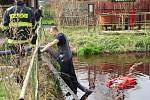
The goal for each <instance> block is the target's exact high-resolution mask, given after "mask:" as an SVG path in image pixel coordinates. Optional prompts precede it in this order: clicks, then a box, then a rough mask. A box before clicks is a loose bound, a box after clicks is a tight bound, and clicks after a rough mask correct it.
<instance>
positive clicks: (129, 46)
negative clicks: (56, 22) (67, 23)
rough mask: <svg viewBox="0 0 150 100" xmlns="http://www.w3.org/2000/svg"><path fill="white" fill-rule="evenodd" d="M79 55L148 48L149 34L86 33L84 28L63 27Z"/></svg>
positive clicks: (145, 49) (149, 47)
mask: <svg viewBox="0 0 150 100" xmlns="http://www.w3.org/2000/svg"><path fill="white" fill-rule="evenodd" d="M63 31H64V33H66V35H67V36H68V38H69V40H70V41H71V45H72V47H73V51H74V52H75V53H77V54H78V55H80V56H83V55H94V54H99V53H105V52H106V53H121V52H134V51H140V52H141V51H149V50H150V35H140V34H138V35H137V34H132V33H127V34H122V35H120V34H119V35H117V34H114V35H113V34H109V35H108V34H100V33H94V32H93V33H88V32H87V30H85V29H84V28H81V29H80V28H73V29H70V28H66V29H63Z"/></svg>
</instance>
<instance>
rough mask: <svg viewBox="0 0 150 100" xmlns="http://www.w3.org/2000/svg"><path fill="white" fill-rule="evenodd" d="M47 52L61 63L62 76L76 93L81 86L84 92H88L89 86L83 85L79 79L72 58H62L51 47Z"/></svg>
mask: <svg viewBox="0 0 150 100" xmlns="http://www.w3.org/2000/svg"><path fill="white" fill-rule="evenodd" d="M46 52H47V53H49V54H50V56H51V57H52V58H53V59H55V60H57V62H58V63H59V65H60V73H61V74H60V76H61V78H62V79H63V80H64V81H65V82H66V84H67V85H68V86H69V87H70V89H71V90H72V91H73V92H74V93H75V94H76V93H77V88H79V89H80V90H82V91H83V92H87V88H85V87H84V86H82V85H81V84H80V83H79V82H78V80H77V76H76V74H75V70H74V65H73V61H72V58H70V59H60V58H59V54H58V53H56V52H54V51H52V50H51V49H48V50H47V51H46Z"/></svg>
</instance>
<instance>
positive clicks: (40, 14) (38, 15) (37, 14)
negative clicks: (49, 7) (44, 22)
mask: <svg viewBox="0 0 150 100" xmlns="http://www.w3.org/2000/svg"><path fill="white" fill-rule="evenodd" d="M42 8H43V7H42V6H40V7H39V8H38V9H36V10H35V12H34V15H35V20H36V21H37V22H38V21H39V20H40V18H41V17H43V12H42Z"/></svg>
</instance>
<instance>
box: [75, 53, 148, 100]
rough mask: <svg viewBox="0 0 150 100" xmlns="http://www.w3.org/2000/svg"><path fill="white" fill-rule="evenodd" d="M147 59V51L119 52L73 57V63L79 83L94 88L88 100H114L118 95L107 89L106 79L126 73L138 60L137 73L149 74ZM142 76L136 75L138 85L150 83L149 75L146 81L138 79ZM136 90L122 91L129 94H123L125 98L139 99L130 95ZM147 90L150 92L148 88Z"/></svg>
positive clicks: (141, 88)
mask: <svg viewBox="0 0 150 100" xmlns="http://www.w3.org/2000/svg"><path fill="white" fill-rule="evenodd" d="M149 60H150V54H149V53H130V54H119V55H118V54H112V55H102V56H93V57H86V58H76V57H75V58H74V64H75V68H76V73H77V77H78V79H79V81H80V82H81V84H83V85H84V86H87V87H89V88H91V89H94V88H95V92H94V93H93V94H92V95H91V96H90V97H89V98H88V100H115V97H114V98H113V96H114V95H115V96H116V95H118V92H114V91H111V90H110V89H108V88H107V87H106V86H105V82H106V80H108V79H111V78H114V77H118V76H120V75H123V76H125V75H127V74H128V71H129V68H130V67H131V66H132V65H134V63H138V62H143V64H142V65H140V66H138V67H136V71H137V72H139V73H143V74H145V75H150V62H149ZM143 77H144V76H140V77H137V79H138V82H139V83H140V85H141V84H142V85H144V83H146V84H148V83H150V82H149V80H148V78H149V77H147V76H146V80H148V82H146V81H140V80H141V79H142V78H143ZM141 82H142V83H141ZM149 85H150V84H149ZM137 86H138V87H140V89H137V90H138V91H139V92H141V91H144V90H146V89H145V88H144V86H139V85H137ZM136 88H137V87H136ZM143 89H144V90H143ZM137 90H134V89H129V90H126V91H123V93H125V94H129V95H128V96H127V95H125V100H140V99H138V98H136V99H134V98H135V96H132V94H133V93H136V91H137ZM129 91H130V92H129ZM147 92H150V89H149V91H147ZM115 93H116V94H115ZM130 94H131V95H130ZM141 94H143V95H144V94H145V95H146V93H141ZM81 95H82V93H81V92H79V97H80V96H81ZM139 96H140V95H139ZM103 97H104V98H103ZM100 98H101V99H100ZM131 98H132V99H131ZM149 98H150V96H149ZM116 100H119V99H116ZM145 100H147V99H145Z"/></svg>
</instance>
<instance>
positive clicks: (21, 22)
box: [2, 4, 35, 40]
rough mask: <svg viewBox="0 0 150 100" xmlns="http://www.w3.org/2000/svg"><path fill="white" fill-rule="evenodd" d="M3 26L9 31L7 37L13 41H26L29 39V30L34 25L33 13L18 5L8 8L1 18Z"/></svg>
mask: <svg viewBox="0 0 150 100" xmlns="http://www.w3.org/2000/svg"><path fill="white" fill-rule="evenodd" d="M2 24H3V26H4V27H5V29H6V27H7V28H8V27H9V28H8V29H9V32H8V33H7V37H8V38H10V39H14V40H18V39H19V40H26V39H29V38H30V37H31V29H32V27H33V26H34V24H35V18H34V12H33V11H32V9H30V8H28V7H25V6H24V4H18V5H15V6H12V7H10V8H8V9H7V10H6V11H5V13H4V16H3V23H2Z"/></svg>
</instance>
